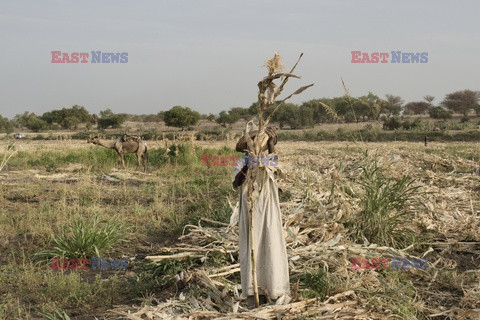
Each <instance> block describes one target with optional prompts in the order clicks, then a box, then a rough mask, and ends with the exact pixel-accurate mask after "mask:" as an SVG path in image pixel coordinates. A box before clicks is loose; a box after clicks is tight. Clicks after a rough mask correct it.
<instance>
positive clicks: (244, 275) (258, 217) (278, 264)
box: [234, 162, 290, 299]
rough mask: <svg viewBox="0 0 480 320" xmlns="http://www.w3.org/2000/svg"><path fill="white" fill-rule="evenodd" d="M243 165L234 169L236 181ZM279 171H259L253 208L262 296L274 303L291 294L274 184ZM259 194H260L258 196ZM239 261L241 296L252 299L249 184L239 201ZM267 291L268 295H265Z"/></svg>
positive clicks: (244, 188)
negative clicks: (276, 173)
mask: <svg viewBox="0 0 480 320" xmlns="http://www.w3.org/2000/svg"><path fill="white" fill-rule="evenodd" d="M240 169H241V164H240V162H239V163H237V166H235V167H234V177H235V175H236V174H237V173H238V172H239V171H240ZM277 169H278V168H277V167H263V168H260V169H259V170H258V175H257V179H256V182H255V193H256V194H257V196H256V198H255V204H254V212H253V215H254V226H253V230H254V241H255V244H254V246H255V254H256V263H257V283H258V288H259V293H260V294H268V295H269V297H270V298H271V299H277V298H278V297H280V296H282V295H285V294H289V292H290V280H289V274H288V257H287V250H286V246H285V238H284V231H283V226H282V215H281V212H280V201H279V198H278V187H277V182H276V180H275V171H276V170H277ZM259 188H260V189H259ZM258 192H260V193H258ZM239 203H240V205H239V217H238V226H239V260H240V275H241V282H242V296H243V297H247V296H249V295H253V282H252V269H251V251H250V237H249V234H250V230H249V220H250V219H249V213H248V180H246V181H245V182H244V183H243V184H242V186H241V190H240V200H239ZM263 289H266V291H267V292H264V291H263Z"/></svg>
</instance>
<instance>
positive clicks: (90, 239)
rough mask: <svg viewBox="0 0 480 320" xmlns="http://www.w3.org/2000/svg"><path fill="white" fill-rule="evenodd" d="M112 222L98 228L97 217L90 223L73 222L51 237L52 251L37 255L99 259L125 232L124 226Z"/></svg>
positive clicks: (120, 239)
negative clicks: (53, 245)
mask: <svg viewBox="0 0 480 320" xmlns="http://www.w3.org/2000/svg"><path fill="white" fill-rule="evenodd" d="M112 221H113V220H112ZM112 221H109V222H106V223H104V224H103V226H100V225H99V220H98V215H97V216H95V218H94V219H93V222H91V223H90V222H86V221H85V220H80V219H78V220H75V221H74V222H73V223H72V224H71V225H69V226H65V227H64V229H63V232H62V233H61V234H59V235H54V236H53V237H52V241H53V242H54V244H55V247H54V248H53V249H51V250H48V251H44V252H41V253H39V254H37V255H38V256H40V257H47V258H51V257H64V258H68V259H73V258H91V257H99V256H101V255H103V254H104V253H108V252H109V251H110V250H112V248H113V247H114V246H115V245H116V244H117V243H118V242H119V241H122V240H123V237H124V235H125V231H126V228H125V227H124V226H122V225H120V224H118V223H116V222H112Z"/></svg>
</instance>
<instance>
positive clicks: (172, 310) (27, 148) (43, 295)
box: [0, 141, 480, 319]
mask: <svg viewBox="0 0 480 320" xmlns="http://www.w3.org/2000/svg"><path fill="white" fill-rule="evenodd" d="M225 144H226V142H208V143H207V142H195V144H194V145H192V144H185V145H182V147H179V148H178V150H179V152H177V154H176V155H175V154H173V153H170V154H167V155H166V156H165V154H166V150H164V149H162V148H164V144H162V143H161V142H148V145H149V147H150V150H152V154H151V165H150V166H149V169H148V171H147V173H140V172H135V171H133V169H134V165H135V164H134V158H133V156H132V157H126V159H127V162H128V163H129V166H128V167H127V169H126V170H117V169H115V168H114V167H115V165H116V158H115V155H114V154H113V153H110V152H109V151H111V150H102V149H97V148H96V147H94V146H91V145H87V144H86V143H84V142H75V141H61V142H57V141H41V142H40V141H38V142H35V141H28V142H23V141H22V142H21V143H16V145H15V147H16V149H17V150H18V151H17V153H16V154H14V155H13V156H12V157H11V158H10V160H9V161H8V163H7V165H6V166H5V168H4V170H2V171H0V188H1V193H0V203H1V209H0V230H1V232H0V252H1V254H0V282H1V283H2V284H3V285H2V286H1V287H0V301H1V303H0V318H2V319H3V318H5V319H42V314H43V315H52V314H54V313H55V312H57V311H58V312H65V313H66V314H68V315H69V317H70V318H71V319H93V318H94V317H95V316H96V317H97V318H99V319H214V318H218V319H277V318H281V319H298V318H301V319H385V318H391V319H478V318H480V309H479V304H478V301H480V175H478V172H479V170H478V167H479V165H478V150H479V148H480V143H448V144H447V143H445V144H444V143H431V144H430V145H429V146H428V147H424V146H423V144H420V143H405V142H391V143H353V142H337V143H328V142H282V141H280V142H279V144H278V153H279V160H280V161H279V162H280V165H281V166H283V168H284V169H285V172H286V176H285V178H284V179H283V180H280V181H279V187H280V189H281V192H280V200H281V202H282V203H281V208H282V213H283V218H284V219H283V222H284V226H285V237H286V239H287V247H288V256H289V264H290V279H291V285H292V291H291V297H290V298H291V301H289V303H287V304H284V305H276V306H262V307H260V308H259V309H255V310H248V309H246V304H245V301H240V300H239V299H238V296H239V284H240V280H239V266H238V261H237V239H238V236H237V229H236V226H235V224H234V223H230V214H231V213H232V207H234V206H235V203H236V194H235V193H234V191H233V190H232V188H231V183H230V179H231V175H232V172H231V168H230V167H210V168H208V167H202V166H201V154H203V153H212V154H217V155H223V154H229V155H230V154H232V155H233V154H236V153H235V152H234V151H233V144H234V143H233V142H232V143H231V145H228V146H225ZM6 146H7V143H6V142H3V141H2V143H1V144H0V150H1V152H2V153H0V159H2V158H3V155H4V154H6V153H5V152H6V151H4V150H5V149H6ZM369 170H370V171H369ZM402 179H406V180H405V181H406V182H405V185H399V184H397V182H398V181H402ZM408 183H410V184H408ZM374 186H377V189H375V187H374ZM386 186H387V187H386ZM369 188H370V189H372V190H373V191H375V190H376V191H378V195H384V196H383V197H376V198H374V197H373V196H372V198H368V196H367V195H369V194H370V193H369V190H370V189H369ZM395 188H398V189H395ZM409 188H414V189H409ZM391 190H400V191H402V190H403V191H405V193H404V194H405V195H408V197H406V198H405V199H403V200H405V201H404V202H401V199H400V200H399V199H398V195H396V196H395V194H393V195H392V193H394V192H391V193H388V192H389V191H391ZM409 190H410V191H411V192H410V191H409ZM382 192H383V193H382ZM409 192H410V193H409ZM387 195H388V197H392V198H391V201H390V200H389V201H390V202H389V201H387V200H385V201H383V200H384V199H386V198H387ZM388 199H390V198H388ZM367 200H368V201H367ZM399 201H400V202H399ZM229 202H230V204H231V205H232V206H230V204H229ZM372 203H373V204H375V205H376V206H373V204H372ZM395 203H400V204H398V205H394V204H395ZM370 206H372V208H376V209H375V210H371V211H369V208H370ZM382 210H383V211H382ZM378 212H384V214H385V215H384V216H388V217H389V218H390V219H386V220H382V219H380V218H382V217H379V216H378V215H376V214H377V213H378ZM368 214H370V216H368ZM384 216H383V217H384ZM95 217H98V219H99V223H102V224H103V225H106V226H109V225H115V227H117V224H118V230H120V231H119V233H120V234H119V239H120V240H118V241H117V242H115V243H113V242H112V247H111V248H110V249H105V251H104V252H102V255H103V256H105V257H111V258H128V259H129V267H128V270H126V271H121V270H120V271H112V270H110V271H99V270H52V268H51V263H50V262H49V261H47V260H46V259H43V258H39V257H38V254H39V253H42V252H44V251H49V250H50V251H52V250H54V247H55V245H54V242H53V241H52V239H53V238H52V236H54V235H59V234H62V232H63V231H62V230H64V228H66V227H67V228H68V227H69V226H71V224H72V221H83V222H85V223H90V222H91V221H93V220H94V218H95ZM368 217H372V219H377V218H379V219H380V220H378V221H379V222H378V224H379V225H380V226H381V227H382V228H380V229H381V230H377V232H376V233H373V232H372V230H373V229H375V228H374V227H375V225H374V224H373V225H372V224H368V223H369V222H370V220H368V219H366V218H368ZM394 217H395V218H394ZM375 221H376V220H375ZM89 227H90V228H91V229H94V227H92V226H89ZM383 227H384V228H383ZM73 228H74V227H72V229H68V230H70V231H67V234H70V233H71V232H74V230H73ZM385 230H391V232H390V231H388V232H385ZM382 231H383V232H382ZM69 232H70V233H69ZM369 239H370V240H369ZM352 257H362V258H366V259H369V260H371V259H375V258H379V259H381V258H389V257H402V258H418V259H427V261H428V268H426V269H418V268H417V269H406V270H402V269H400V270H395V269H391V268H387V269H376V270H375V269H365V270H358V269H352V262H351V259H350V258H352ZM283 302H285V303H286V302H288V301H283Z"/></svg>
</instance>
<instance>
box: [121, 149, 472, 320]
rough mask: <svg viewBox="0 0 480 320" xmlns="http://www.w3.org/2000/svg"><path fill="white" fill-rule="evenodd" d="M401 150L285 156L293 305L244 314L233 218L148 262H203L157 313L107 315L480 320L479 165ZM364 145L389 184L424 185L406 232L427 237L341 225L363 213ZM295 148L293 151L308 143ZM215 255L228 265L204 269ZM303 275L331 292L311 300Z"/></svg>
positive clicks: (205, 227)
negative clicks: (365, 264) (374, 264)
mask: <svg viewBox="0 0 480 320" xmlns="http://www.w3.org/2000/svg"><path fill="white" fill-rule="evenodd" d="M399 146H400V144H398V145H396V146H395V145H393V146H392V145H390V146H386V145H385V144H373V145H368V147H367V145H361V146H360V148H359V146H358V145H357V146H354V147H352V146H346V147H347V152H345V149H346V148H345V146H344V147H341V148H339V146H338V145H337V146H336V148H331V147H326V145H318V146H312V145H311V144H305V146H304V148H305V149H304V150H305V153H303V155H302V157H298V154H297V155H295V156H294V155H291V153H288V154H287V153H286V152H285V149H283V148H282V149H283V150H284V151H283V157H282V154H280V157H281V159H282V160H283V161H284V162H283V165H284V166H285V167H286V168H288V169H289V170H290V171H289V173H288V174H287V176H286V179H285V180H283V181H280V184H279V186H280V188H281V189H282V190H289V191H290V197H289V199H288V200H287V201H284V202H283V203H282V212H283V214H284V216H283V222H284V228H285V237H286V239H287V249H288V257H289V264H290V277H291V283H292V291H291V295H290V296H291V297H290V298H291V301H289V302H288V301H283V302H284V303H285V302H288V303H286V304H283V305H263V306H260V307H259V308H257V309H253V310H248V309H247V308H246V303H245V301H241V300H240V299H239V292H238V290H239V289H240V285H239V283H240V280H239V264H238V261H237V260H236V252H237V250H238V247H237V242H238V235H237V229H236V226H235V221H234V220H233V221H232V223H233V225H228V226H227V225H226V224H225V223H222V222H216V221H212V220H207V221H200V222H199V224H198V225H188V226H186V227H185V230H184V235H182V236H181V237H180V238H179V241H178V243H177V244H176V245H175V246H171V247H165V248H162V249H161V250H159V253H160V254H158V255H157V254H155V255H153V254H152V255H150V256H148V257H147V259H149V260H151V261H167V260H170V259H171V260H182V259H196V260H198V261H199V264H200V265H199V266H198V265H197V266H196V267H193V268H190V269H188V270H187V269H186V270H183V271H182V272H180V273H179V274H178V275H176V276H175V279H176V281H177V283H180V282H182V286H178V288H180V287H181V288H182V289H179V290H178V291H177V294H176V295H175V297H173V298H170V299H167V300H166V301H158V302H157V303H158V304H157V305H155V306H144V307H142V308H138V309H136V310H135V309H132V308H131V307H118V308H116V309H114V310H112V312H114V313H115V314H121V315H123V316H125V317H126V318H128V319H297V318H298V315H299V314H302V315H305V317H306V318H309V317H311V318H312V319H385V318H395V319H478V318H479V317H480V309H479V305H478V301H480V267H479V265H480V258H479V252H480V247H479V245H480V244H479V243H480V215H479V214H478V212H477V211H476V210H475V208H478V205H479V200H478V196H477V195H475V192H478V191H476V188H477V187H478V185H479V182H480V178H479V177H478V176H477V175H475V173H474V168H475V165H476V164H475V163H474V162H473V161H471V160H467V159H461V158H455V157H440V156H437V155H435V153H436V152H437V151H439V150H431V151H429V152H430V153H427V152H425V151H423V152H422V151H419V152H418V153H417V154H416V156H415V157H411V156H408V155H409V154H410V153H411V152H412V151H411V150H407V149H406V148H398V147H399ZM364 147H365V148H369V149H370V151H372V152H374V151H375V150H377V149H381V150H382V155H381V156H378V163H379V165H380V166H381V168H382V169H383V172H384V175H385V176H388V177H391V178H393V179H395V178H396V179H398V178H399V177H400V175H399V172H401V173H407V174H408V175H409V176H410V177H412V178H414V179H415V181H416V184H417V185H418V186H419V187H420V189H419V192H418V193H417V195H416V199H415V202H414V203H413V204H409V205H408V212H409V214H410V218H409V221H408V224H409V226H408V227H409V228H411V229H413V230H415V232H417V234H421V236H419V237H418V238H417V239H416V240H415V242H414V243H412V244H411V245H409V246H406V247H401V248H394V247H390V246H385V245H379V244H376V243H369V242H368V241H367V240H366V239H365V241H364V242H363V243H361V242H358V241H357V242H356V243H355V242H353V241H352V240H351V237H350V233H349V228H348V227H346V225H345V221H346V220H348V218H349V217H354V216H355V215H357V214H360V212H361V210H362V208H361V205H360V201H359V200H358V195H361V194H362V188H361V185H360V184H359V183H358V174H359V172H360V167H361V163H362V161H363V160H364V159H363V158H362V156H361V152H359V151H360V150H361V149H362V148H364ZM295 148H296V151H297V152H298V151H301V150H302V149H303V146H301V145H300V144H297V145H296V146H295ZM340 149H342V150H340ZM419 150H421V149H419ZM340 151H343V152H344V153H343V154H342V156H341V157H340V158H337V157H336V156H335V152H340ZM433 164H435V165H433ZM437 164H439V165H437ZM445 168H448V170H445ZM470 169H471V170H470ZM466 171H469V172H470V173H465V172H466ZM332 186H333V187H332ZM232 207H233V206H232ZM347 226H348V225H347ZM214 253H218V254H222V255H223V256H224V257H225V259H224V260H223V263H222V264H221V265H219V266H216V267H211V266H209V267H203V266H202V264H203V263H208V261H211V259H212V256H213V254H214ZM352 256H362V257H365V258H368V259H371V258H385V257H402V258H417V259H421V258H425V259H427V260H428V268H427V269H424V270H422V269H409V270H392V269H386V270H352V268H351V262H350V260H349V258H350V257H352ZM306 270H308V271H309V272H311V274H313V275H314V276H315V275H316V274H323V275H326V278H324V279H323V280H322V281H324V282H322V285H323V287H324V288H323V289H324V290H325V291H324V296H322V297H321V296H319V295H317V297H312V296H311V295H309V293H310V294H311V293H312V291H311V288H308V285H306V283H305V281H302V276H303V275H305V272H306ZM316 272H318V273H316ZM313 279H317V278H313ZM318 279H320V278H318Z"/></svg>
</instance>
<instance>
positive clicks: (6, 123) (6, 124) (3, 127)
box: [0, 115, 13, 134]
mask: <svg viewBox="0 0 480 320" xmlns="http://www.w3.org/2000/svg"><path fill="white" fill-rule="evenodd" d="M0 132H5V133H7V134H8V133H12V132H13V124H12V122H11V121H10V120H8V119H7V118H4V117H2V116H1V115H0Z"/></svg>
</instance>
